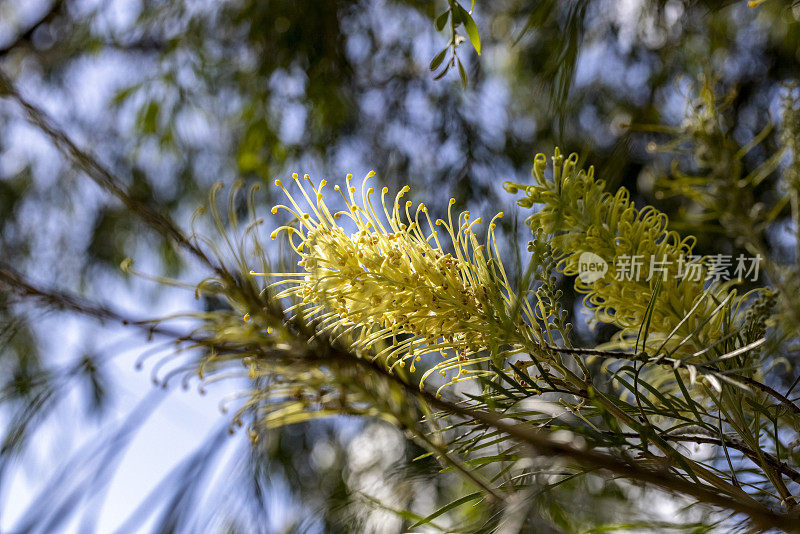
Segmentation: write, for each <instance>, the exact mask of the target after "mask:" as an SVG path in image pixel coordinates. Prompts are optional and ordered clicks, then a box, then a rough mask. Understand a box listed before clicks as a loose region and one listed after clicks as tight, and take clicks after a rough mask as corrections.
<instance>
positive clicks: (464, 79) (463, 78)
mask: <svg viewBox="0 0 800 534" xmlns="http://www.w3.org/2000/svg"><path fill="white" fill-rule="evenodd" d="M456 61H457V62H458V74H459V76H461V85H462V86H464V89H466V88H467V71H465V70H464V65H462V64H461V60H460V59H459V58H458V56H456Z"/></svg>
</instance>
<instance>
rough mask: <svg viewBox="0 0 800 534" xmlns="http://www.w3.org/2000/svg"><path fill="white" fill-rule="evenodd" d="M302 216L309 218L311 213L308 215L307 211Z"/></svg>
mask: <svg viewBox="0 0 800 534" xmlns="http://www.w3.org/2000/svg"><path fill="white" fill-rule="evenodd" d="M303 218H304V219H310V218H311V215H309V214H308V213H304V214H303Z"/></svg>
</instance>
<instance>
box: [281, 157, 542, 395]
mask: <svg viewBox="0 0 800 534" xmlns="http://www.w3.org/2000/svg"><path fill="white" fill-rule="evenodd" d="M373 176H374V172H370V173H369V174H368V175H367V176H366V178H364V181H363V182H362V185H361V191H360V198H358V199H357V198H356V194H357V188H356V187H354V186H352V185H351V180H352V175H348V176H347V180H346V183H347V186H346V189H347V190H346V191H343V190H342V189H341V188H340V187H339V186H338V185H337V186H334V190H335V191H337V192H338V193H339V194H340V195H341V196H342V198H343V199H344V202H345V205H346V207H347V209H346V210H344V211H338V212H333V213H332V212H331V211H330V210H329V208H328V206H327V205H326V203H325V200H324V196H323V192H322V191H323V189H324V188H325V186H326V181H325V180H323V181H322V182H321V183H320V185H319V187H316V186H315V185H314V183H313V182H312V181H311V179H310V177H309V176H308V175H305V176H304V181H305V182H306V183H305V184H304V183H303V181H301V180H300V179H299V177H298V175H297V174H294V175H293V178H294V181H295V182H296V183H297V185H298V186H299V188H300V193H301V196H302V198H303V199H304V201H305V202H303V201H300V202H298V201H296V200H295V198H294V197H293V196H292V195H291V194H290V193H289V192H288V191H287V189H286V188H285V187H284V184H283V183H281V181H280V180H276V181H275V184H276V185H277V186H278V187H280V188H281V189H283V191H284V193H285V194H286V197H287V199H288V200H289V205H280V206H276V207H274V208H273V209H272V212H273V213H277V212H278V210H280V209H283V210H286V211H288V212H289V213H291V214H292V215H293V216H294V217H295V218H296V221H297V222H298V224H296V225H285V226H281V227H280V228H278V229H277V230H275V232H273V233H272V237H273V239H274V238H276V237H277V236H278V234H279V233H280V232H286V234H287V235H288V238H289V239H288V240H289V242H290V243H291V246H292V248H293V249H294V250H295V252H297V254H299V255H300V257H301V260H300V261H299V263H298V265H300V266H301V267H302V268H303V269H304V271H305V272H301V273H282V274H277V275H272V276H280V277H284V280H281V281H279V282H276V283H275V284H273V286H277V285H281V284H286V285H288V288H285V289H284V290H283V291H282V292H280V293H279V294H278V297H279V298H284V297H295V298H298V299H299V303H298V304H297V305H296V306H295V307H294V309H295V310H296V311H300V310H302V312H303V313H304V314H305V317H306V318H309V319H310V318H313V319H316V320H317V321H319V324H320V326H321V328H322V330H325V331H328V332H330V333H332V334H333V335H335V336H336V337H337V338H340V339H348V340H350V341H351V342H352V344H353V348H354V349H356V350H370V351H371V352H372V355H373V356H374V357H378V358H380V357H383V358H386V361H387V362H388V363H389V364H390V365H391V367H395V366H400V367H404V366H405V365H406V362H407V361H409V360H410V367H409V370H410V371H411V372H414V371H415V362H419V361H421V359H422V357H424V356H426V355H431V356H433V357H435V360H434V361H433V362H429V363H433V364H434V365H433V366H431V368H430V369H429V370H428V371H427V372H425V373H424V374H423V376H422V379H421V382H422V381H424V380H425V378H426V377H427V376H428V375H429V374H430V373H431V372H432V371H434V370H438V371H439V372H440V373H441V374H442V376H448V375H449V376H450V377H451V381H452V382H456V381H459V380H461V379H464V378H470V377H472V376H474V375H475V374H477V373H480V372H481V371H480V370H479V369H474V368H470V367H469V366H471V365H474V364H477V363H480V362H485V361H487V359H488V356H487V355H486V354H485V353H484V355H482V356H479V355H476V353H478V352H480V351H483V350H485V349H487V348H489V347H492V346H497V345H498V344H499V343H509V344H511V343H513V340H509V339H508V335H509V334H508V333H507V332H505V333H504V332H503V327H502V324H503V316H502V314H503V313H505V312H504V311H501V310H507V309H510V308H511V307H512V306H513V305H514V295H513V292H512V290H511V288H510V286H509V283H508V279H507V277H506V273H505V271H504V269H503V265H502V262H501V261H500V258H499V254H498V253H497V243H496V240H495V237H494V230H495V227H496V226H495V222H496V220H497V219H499V218H500V217H502V216H503V214H502V213H498V214H497V215H496V216H495V217H494V218H492V220H491V221H490V222H489V225H488V231H487V235H486V240H485V244H479V242H478V238H477V236H476V233H475V229H476V227H477V226H478V225H479V224H480V223H481V219H480V218H478V219H475V220H470V213H469V212H468V211H465V212H462V213H461V214H460V215H458V216H457V217H456V219H455V220H454V219H453V213H452V206H453V205H454V204H455V199H450V202H449V207H448V213H447V221H444V220H442V219H437V220H436V221H435V222H433V221H432V220H431V218H430V215H429V213H428V209H427V207H426V206H425V204H419V205H417V206H416V208H414V207H413V203H412V202H411V201H408V200H406V201H404V200H403V197H404V196H405V194H406V193H407V192H408V191H409V187H408V186H405V187H403V188H402V189H401V190H400V192H399V193H397V195H395V197H394V200H393V201H392V202H391V203H390V204H389V205H388V206H387V194H388V189H387V188H385V187H384V188H383V190H382V191H381V194H380V204H377V202H376V198H374V197H377V195H376V194H375V191H374V189H373V188H372V187H368V182H369V180H370V178H372V177H373ZM309 189H310V191H309ZM312 193H313V194H312ZM301 204H303V205H307V208H305V209H304V208H303V207H301ZM376 204H377V206H378V207H377V209H376ZM340 221H341V222H340ZM344 221H349V222H350V223H351V224H352V226H353V228H354V229H355V232H352V233H348V231H347V230H345V228H344V227H343V226H342V222H344ZM292 224H294V223H292ZM521 311H522V313H524V314H525V315H526V316H527V317H530V316H531V314H530V309H529V308H528V306H527V303H524V305H523V306H522V310H521ZM512 337H513V336H512Z"/></svg>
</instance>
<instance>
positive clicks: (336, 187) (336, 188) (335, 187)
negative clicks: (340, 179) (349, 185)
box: [333, 184, 341, 191]
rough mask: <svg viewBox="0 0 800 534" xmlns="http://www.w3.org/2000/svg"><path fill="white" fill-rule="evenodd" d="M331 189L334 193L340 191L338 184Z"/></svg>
mask: <svg viewBox="0 0 800 534" xmlns="http://www.w3.org/2000/svg"><path fill="white" fill-rule="evenodd" d="M333 189H334V190H335V191H339V190H340V189H341V187H339V184H336V185H334V186H333Z"/></svg>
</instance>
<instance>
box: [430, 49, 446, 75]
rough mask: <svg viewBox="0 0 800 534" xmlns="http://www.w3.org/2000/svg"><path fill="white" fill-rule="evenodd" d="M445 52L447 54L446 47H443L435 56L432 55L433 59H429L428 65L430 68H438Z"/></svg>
mask: <svg viewBox="0 0 800 534" xmlns="http://www.w3.org/2000/svg"><path fill="white" fill-rule="evenodd" d="M446 54H447V48H444V49H443V50H442V51H441V52H439V53H438V54H436V57H434V58H433V60H431V66H430V68H431V70H436V69H437V68H439V65H441V64H442V61H444V56H445V55H446Z"/></svg>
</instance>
